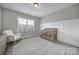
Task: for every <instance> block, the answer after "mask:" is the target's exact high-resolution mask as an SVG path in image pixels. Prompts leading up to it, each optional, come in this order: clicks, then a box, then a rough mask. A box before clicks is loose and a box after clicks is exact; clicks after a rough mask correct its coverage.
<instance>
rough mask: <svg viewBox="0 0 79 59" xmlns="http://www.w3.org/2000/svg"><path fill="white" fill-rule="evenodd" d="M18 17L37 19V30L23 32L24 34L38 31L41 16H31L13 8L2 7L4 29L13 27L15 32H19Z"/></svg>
mask: <svg viewBox="0 0 79 59" xmlns="http://www.w3.org/2000/svg"><path fill="white" fill-rule="evenodd" d="M17 17H23V18H27V19H34V20H35V31H34V32H26V33H23V34H24V35H23V36H26V35H31V34H34V33H38V31H39V28H40V27H39V18H37V17H34V16H30V15H27V14H23V13H19V12H15V11H12V10H8V9H4V8H2V30H5V29H11V30H13V31H14V32H17Z"/></svg>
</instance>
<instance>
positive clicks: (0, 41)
mask: <svg viewBox="0 0 79 59" xmlns="http://www.w3.org/2000/svg"><path fill="white" fill-rule="evenodd" d="M5 49H6V39H5V37H4V36H2V35H0V55H1V54H4V53H5Z"/></svg>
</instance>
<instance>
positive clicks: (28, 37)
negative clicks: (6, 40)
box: [21, 34, 39, 39]
mask: <svg viewBox="0 0 79 59" xmlns="http://www.w3.org/2000/svg"><path fill="white" fill-rule="evenodd" d="M35 36H39V34H34V35H29V36H25V37H21V38H22V39H26V38H30V37H35Z"/></svg>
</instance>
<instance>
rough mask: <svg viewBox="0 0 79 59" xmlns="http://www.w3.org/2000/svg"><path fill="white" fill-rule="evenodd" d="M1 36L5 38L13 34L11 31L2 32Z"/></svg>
mask: <svg viewBox="0 0 79 59" xmlns="http://www.w3.org/2000/svg"><path fill="white" fill-rule="evenodd" d="M2 34H3V35H6V36H13V35H14V34H13V32H12V30H4V31H3V32H2Z"/></svg>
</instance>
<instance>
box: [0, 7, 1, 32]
mask: <svg viewBox="0 0 79 59" xmlns="http://www.w3.org/2000/svg"><path fill="white" fill-rule="evenodd" d="M0 33H1V8H0Z"/></svg>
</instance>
